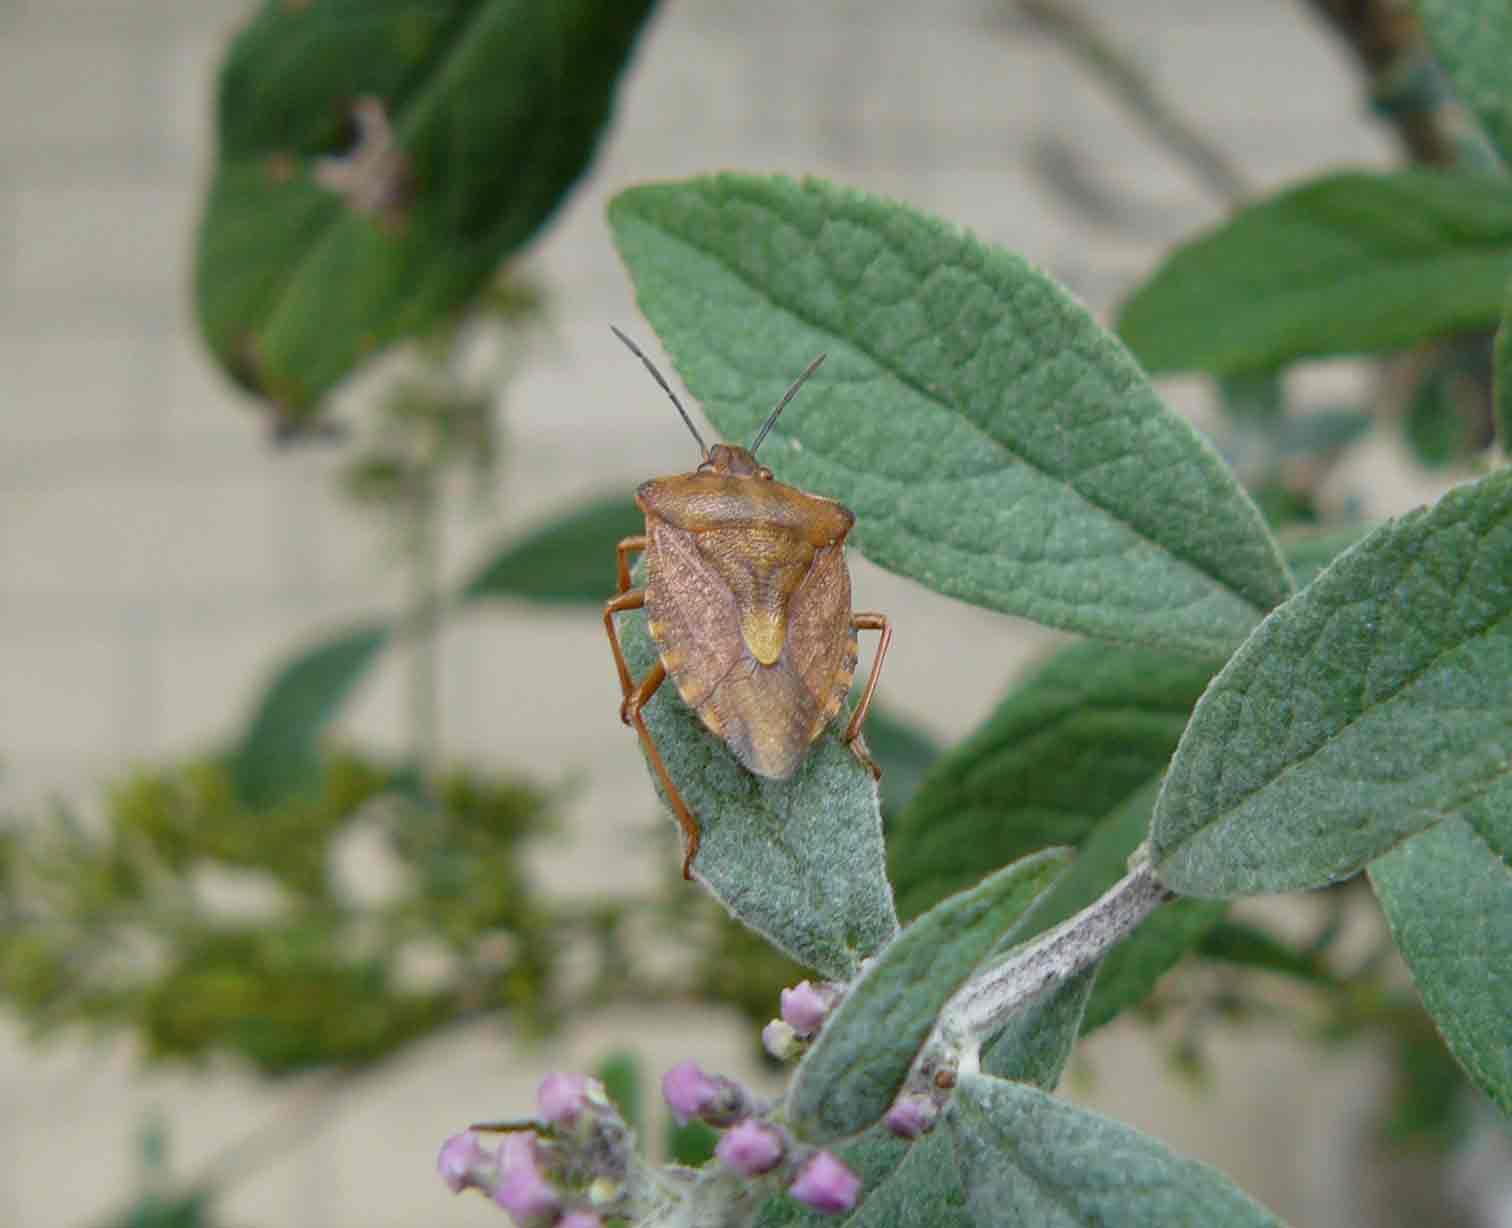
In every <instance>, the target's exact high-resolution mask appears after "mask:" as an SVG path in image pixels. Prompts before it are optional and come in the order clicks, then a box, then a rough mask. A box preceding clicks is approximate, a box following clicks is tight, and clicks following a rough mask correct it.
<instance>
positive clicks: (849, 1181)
mask: <svg viewBox="0 0 1512 1228" xmlns="http://www.w3.org/2000/svg"><path fill="white" fill-rule="evenodd" d="M788 1193H789V1194H791V1195H792V1196H793V1197H794V1198H796V1199H797V1200H798V1201H799V1202H801V1203H803V1204H804V1205H805V1206H809V1207H812V1208H813V1209H814V1210H815V1211H818V1212H820V1213H821V1214H824V1215H844V1214H845V1213H846V1212H847V1211H850V1210H853V1209H854V1208H855V1205H856V1199H857V1196H858V1195H859V1194H860V1193H861V1178H860V1177H858V1176H856V1174H855V1173H853V1172H851V1170H850V1169H848V1168H846V1167H845V1165H844V1164H842V1163H840V1161H839V1160H837V1159H836V1158H835V1157H834V1156H832V1155H831V1154H830V1153H829V1152H827V1151H821V1152H819V1153H817V1154H816V1155H815V1156H814V1158H813V1159H812V1160H810V1161H809V1162H808V1163H807V1164H805V1165H804V1166H803V1167H802V1168H801V1169H800V1170H799V1172H798V1179H797V1180H796V1181H794V1182H793V1184H792V1186H791V1187H790V1188H789V1189H788Z"/></svg>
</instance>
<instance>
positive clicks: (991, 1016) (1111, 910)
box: [940, 852, 1175, 1050]
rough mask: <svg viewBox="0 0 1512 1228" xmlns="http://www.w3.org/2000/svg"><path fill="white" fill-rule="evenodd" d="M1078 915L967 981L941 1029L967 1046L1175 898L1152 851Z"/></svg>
mask: <svg viewBox="0 0 1512 1228" xmlns="http://www.w3.org/2000/svg"><path fill="white" fill-rule="evenodd" d="M1136 857H1138V858H1139V860H1138V861H1137V863H1136V864H1135V865H1134V868H1133V870H1131V871H1130V872H1129V874H1128V875H1126V876H1125V877H1124V878H1123V879H1121V880H1119V881H1118V882H1117V883H1115V884H1114V885H1113V886H1112V887H1110V888H1108V890H1107V891H1106V892H1105V893H1104V894H1103V895H1102V897H1101V898H1099V899H1098V900H1096V901H1095V902H1093V903H1092V904H1089V905H1088V906H1087V907H1086V908H1084V909H1082V910H1081V912H1079V913H1077V914H1076V915H1075V916H1074V917H1071V918H1069V919H1068V920H1066V921H1063V922H1061V923H1060V924H1059V925H1057V926H1055V927H1054V928H1052V929H1049V930H1046V931H1045V932H1044V933H1043V934H1041V935H1039V936H1038V937H1037V938H1034V939H1032V940H1030V941H1029V942H1028V943H1027V944H1026V945H1024V946H1022V947H1020V948H1018V949H1017V950H1016V951H1014V952H1013V953H1012V954H1010V955H1009V956H1008V958H1007V959H1005V960H1003V961H1002V962H1001V963H999V964H997V965H995V966H994V967H992V968H989V969H987V970H986V971H985V972H983V973H981V974H980V975H979V976H977V977H976V978H974V979H973V980H971V981H970V982H968V983H967V984H966V985H965V986H964V987H963V988H962V989H961V990H960V991H959V992H958V993H957V994H956V996H955V997H954V998H952V999H951V1000H950V1002H949V1003H948V1004H947V1005H946V1007H945V1010H944V1011H943V1012H942V1014H941V1017H940V1019H941V1022H940V1031H941V1034H942V1036H943V1037H945V1038H946V1039H947V1040H953V1041H956V1042H957V1043H960V1044H962V1045H963V1046H964V1047H965V1048H967V1049H968V1050H974V1049H975V1047H976V1045H978V1044H980V1042H981V1041H982V1040H983V1039H984V1038H985V1037H987V1036H989V1035H991V1034H992V1032H993V1031H994V1030H996V1029H997V1028H999V1027H1001V1026H1002V1024H1003V1023H1005V1022H1006V1021H1007V1020H1008V1019H1010V1018H1011V1017H1012V1016H1013V1015H1014V1014H1016V1013H1017V1012H1018V1011H1020V1010H1022V1009H1023V1008H1024V1007H1026V1006H1028V1005H1029V1004H1030V1003H1031V1002H1033V1001H1034V1000H1035V999H1036V998H1039V997H1041V996H1042V995H1043V994H1045V993H1047V992H1048V991H1049V990H1051V989H1053V988H1054V987H1055V986H1056V985H1059V984H1061V983H1062V982H1063V981H1067V980H1069V979H1070V978H1071V977H1073V976H1076V975H1077V974H1078V973H1079V972H1084V971H1085V970H1086V969H1088V968H1090V967H1091V966H1092V965H1093V964H1095V963H1097V961H1098V960H1100V959H1101V958H1102V957H1103V956H1104V955H1106V954H1107V953H1108V951H1109V950H1110V949H1111V948H1112V947H1113V945H1114V944H1115V943H1117V942H1118V941H1119V940H1120V939H1122V938H1124V937H1126V936H1127V935H1128V934H1130V933H1132V932H1133V930H1134V929H1135V928H1136V927H1137V926H1138V925H1139V923H1140V922H1141V921H1143V920H1144V919H1145V918H1146V917H1148V916H1149V915H1150V914H1151V913H1152V912H1154V911H1155V909H1156V908H1157V907H1159V906H1160V905H1161V904H1163V903H1165V902H1166V901H1167V900H1171V899H1175V892H1173V891H1171V890H1170V889H1169V888H1168V887H1166V886H1165V885H1164V884H1163V883H1161V882H1160V881H1159V880H1158V879H1157V878H1156V877H1155V871H1154V868H1153V867H1152V866H1151V864H1150V862H1149V860H1148V857H1147V856H1145V855H1143V853H1142V852H1141V853H1140V854H1136Z"/></svg>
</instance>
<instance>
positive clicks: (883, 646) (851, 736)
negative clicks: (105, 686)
mask: <svg viewBox="0 0 1512 1228" xmlns="http://www.w3.org/2000/svg"><path fill="white" fill-rule="evenodd" d="M851 626H852V627H854V628H855V629H856V630H857V631H880V632H881V633H882V638H881V639H880V640H878V641H877V655H876V656H874V657H873V658H872V667H871V675H870V677H868V678H867V680H866V690H864V691H862V692H861V702H860V703H858V704H857V705H856V710H855V712H853V713H852V714H851V718H850V724H849V725H847V726H846V727H845V741H846V742H847V743H848V744H849V745H850V748H851V750H853V751H854V752H855V753H856V758H857V759H859V760H861V762H862V763H863V764H864V765H865V766H866V768H867V769H868V770H869V771H870V772H871V774H872V775H873V776H876V777H881V775H882V769H881V768H879V767H878V766H877V765H876V762H875V761H874V760H873V759H872V757H871V753H870V752H869V751H868V750H867V749H866V742H865V740H864V739H863V738H862V737H861V723H862V722H863V721H865V720H866V714H867V712H868V711H869V710H870V709H871V701H872V695H873V694H874V693H875V692H876V689H877V679H878V678H880V677H881V676H882V659H883V658H884V657H885V656H887V646H888V645H889V644H891V643H892V624H891V623H890V622H888V621H887V615H886V614H852V615H851Z"/></svg>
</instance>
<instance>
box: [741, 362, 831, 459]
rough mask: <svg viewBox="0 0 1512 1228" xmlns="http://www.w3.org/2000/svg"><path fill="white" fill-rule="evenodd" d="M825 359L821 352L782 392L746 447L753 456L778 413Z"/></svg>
mask: <svg viewBox="0 0 1512 1228" xmlns="http://www.w3.org/2000/svg"><path fill="white" fill-rule="evenodd" d="M824 359H825V355H823V354H820V355H819V357H818V358H816V359H814V361H813V362H811V363H809V365H808V366H807V367H805V368H804V370H803V374H802V375H800V376H799V377H798V378H797V379H795V380H794V381H793V384H792V387H790V388H789V389H788V390H787V391H786V392H784V393H783V394H782V400H780V401H778V402H777V408H776V409H774V410H773V411H772V412H771V414H770V416H768V418H767V420H766V424H765V425H764V426H763V427H762V428H761V429H760V430H759V431H757V432H756V438H755V439H754V440H752V441H751V446H750V447H749V448H748V449H746V450H747V451H748V452H750V454H751V455H752V456H755V455H756V449H757V448H759V447H761V441H762V440H763V439H765V438H766V437H767V432H768V431H769V430H771V429H772V423H774V422H776V421H777V415H778V414H780V413H781V412H782V411H783V409H785V408H786V407H787V403H788V402H789V401H791V400H792V399H793V395H794V394H795V393H796V392H797V391H798V389H800V388H802V387H803V381H804V380H806V379H808V377H809V376H811V375H812V374H813V373H814V372H815V371H817V370H819V364H820V363H821V362H823V361H824Z"/></svg>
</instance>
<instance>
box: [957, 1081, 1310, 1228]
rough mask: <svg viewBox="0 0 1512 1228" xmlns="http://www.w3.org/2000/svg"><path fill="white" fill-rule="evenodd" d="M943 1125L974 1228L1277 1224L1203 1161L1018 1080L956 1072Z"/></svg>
mask: <svg viewBox="0 0 1512 1228" xmlns="http://www.w3.org/2000/svg"><path fill="white" fill-rule="evenodd" d="M950 1129H951V1131H952V1133H953V1134H954V1137H955V1155H956V1160H957V1163H958V1164H959V1165H960V1172H961V1178H962V1183H963V1184H964V1186H965V1189H966V1198H967V1203H968V1205H969V1206H970V1208H971V1214H972V1222H973V1223H974V1224H975V1225H976V1228H999V1226H1000V1225H1005V1224H1034V1225H1036V1228H1089V1226H1091V1225H1104V1224H1105V1225H1109V1228H1112V1226H1114V1225H1116V1226H1117V1228H1145V1226H1148V1228H1170V1225H1173V1224H1191V1225H1197V1224H1201V1225H1203V1226H1204V1228H1255V1226H1258V1225H1269V1226H1274V1228H1280V1225H1281V1222H1280V1221H1279V1220H1278V1219H1276V1218H1275V1216H1273V1215H1271V1214H1270V1213H1269V1212H1268V1211H1266V1210H1265V1209H1264V1208H1262V1207H1260V1206H1258V1205H1257V1204H1255V1203H1253V1202H1251V1201H1250V1200H1249V1199H1248V1198H1247V1197H1245V1196H1244V1194H1242V1193H1241V1192H1240V1191H1239V1190H1238V1189H1236V1188H1235V1187H1234V1186H1233V1185H1232V1184H1230V1183H1229V1181H1228V1179H1227V1178H1226V1177H1224V1176H1222V1175H1221V1174H1220V1173H1218V1172H1217V1171H1216V1170H1214V1169H1211V1168H1209V1167H1208V1166H1207V1165H1205V1164H1199V1163H1197V1162H1196V1161H1195V1160H1187V1159H1183V1158H1181V1157H1179V1156H1176V1155H1173V1154H1172V1153H1171V1152H1170V1151H1168V1150H1166V1148H1165V1147H1164V1146H1163V1145H1162V1144H1160V1143H1158V1142H1156V1141H1155V1140H1154V1139H1152V1138H1149V1137H1147V1136H1146V1135H1143V1134H1140V1133H1138V1132H1137V1131H1135V1130H1131V1129H1130V1128H1129V1127H1128V1126H1125V1125H1123V1124H1121V1123H1119V1122H1116V1121H1111V1120H1109V1119H1108V1118H1106V1117H1100V1116H1098V1115H1097V1114H1095V1113H1089V1112H1087V1111H1086V1110H1084V1109H1078V1108H1074V1107H1073V1106H1071V1105H1069V1104H1066V1103H1064V1102H1062V1101H1060V1100H1056V1099H1055V1098H1054V1097H1052V1096H1048V1095H1046V1094H1045V1093H1044V1092H1042V1091H1040V1090H1039V1089H1038V1088H1034V1087H1029V1086H1027V1085H1026V1084H1023V1083H1008V1082H1005V1081H1004V1080H1002V1079H994V1078H991V1077H989V1076H986V1075H976V1074H968V1075H963V1076H962V1078H961V1082H960V1086H959V1087H957V1089H956V1095H955V1101H954V1104H953V1109H952V1112H951V1116H950Z"/></svg>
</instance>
